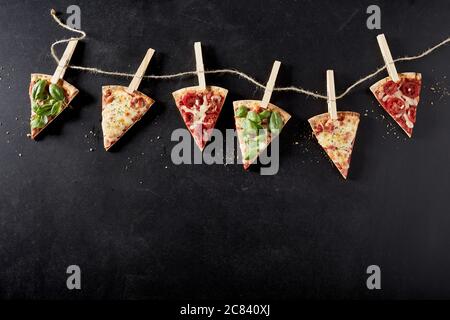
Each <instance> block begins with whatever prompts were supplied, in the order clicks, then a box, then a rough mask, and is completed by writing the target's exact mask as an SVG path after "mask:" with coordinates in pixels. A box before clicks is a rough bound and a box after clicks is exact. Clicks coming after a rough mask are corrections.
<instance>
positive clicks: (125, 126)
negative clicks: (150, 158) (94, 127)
mask: <svg viewBox="0 0 450 320" xmlns="http://www.w3.org/2000/svg"><path fill="white" fill-rule="evenodd" d="M126 89H127V87H125V86H118V85H110V86H103V87H102V131H103V145H104V148H105V150H106V151H108V150H109V149H110V148H111V147H112V146H113V145H114V144H115V143H117V141H119V140H120V138H121V137H123V135H124V134H125V133H127V132H128V130H130V129H131V127H132V126H133V125H134V124H135V123H136V122H138V121H139V120H141V118H142V117H143V116H144V114H145V113H146V112H147V111H148V110H149V109H150V107H151V106H152V105H153V103H154V102H155V101H154V100H153V99H152V98H150V97H148V96H146V95H145V94H143V93H142V92H140V91H137V90H136V91H134V92H133V94H129V93H128V92H127V91H126ZM108 91H110V92H111V94H110V96H114V97H117V98H119V97H120V98H121V100H122V99H123V100H124V101H116V104H113V105H112V103H113V102H114V99H113V100H112V101H111V102H110V103H108V102H107V101H106V99H105V94H106V93H107V92H108ZM133 98H142V99H144V105H143V106H142V107H141V108H139V109H135V108H132V107H131V106H130V105H129V104H130V103H131V100H132V99H133ZM120 102H122V103H120ZM118 108H123V110H122V109H121V110H120V114H119V112H118ZM123 111H125V112H123ZM127 113H128V114H127Z"/></svg>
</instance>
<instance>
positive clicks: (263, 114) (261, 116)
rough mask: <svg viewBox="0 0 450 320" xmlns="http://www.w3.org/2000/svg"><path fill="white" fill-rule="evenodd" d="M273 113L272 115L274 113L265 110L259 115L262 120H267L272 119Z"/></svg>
mask: <svg viewBox="0 0 450 320" xmlns="http://www.w3.org/2000/svg"><path fill="white" fill-rule="evenodd" d="M271 113H272V112H270V111H269V110H264V111H263V112H261V113H260V114H259V117H260V118H261V120H262V119H267V118H269V117H270V115H271Z"/></svg>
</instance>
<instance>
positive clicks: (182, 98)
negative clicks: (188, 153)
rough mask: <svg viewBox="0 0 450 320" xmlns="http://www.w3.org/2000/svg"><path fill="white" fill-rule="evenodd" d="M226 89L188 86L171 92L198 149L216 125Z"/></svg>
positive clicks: (203, 146)
mask: <svg viewBox="0 0 450 320" xmlns="http://www.w3.org/2000/svg"><path fill="white" fill-rule="evenodd" d="M227 93H228V90H226V89H223V88H220V87H214V86H210V87H206V88H205V89H201V88H199V87H188V88H183V89H180V90H177V91H175V92H173V93H172V95H173V98H174V99H175V103H176V105H177V108H178V110H179V111H180V113H181V116H182V117H183V120H184V123H185V124H186V127H187V128H188V130H189V132H190V133H191V134H192V136H193V137H194V141H195V143H196V144H197V146H198V147H199V148H200V150H202V151H203V149H204V148H205V146H206V143H207V142H208V140H209V138H210V136H211V131H212V130H213V129H214V127H215V126H216V122H217V119H218V118H219V115H220V111H221V110H222V106H223V104H224V102H225V98H226V96H227Z"/></svg>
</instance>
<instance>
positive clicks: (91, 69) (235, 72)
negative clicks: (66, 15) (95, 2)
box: [50, 9, 450, 100]
mask: <svg viewBox="0 0 450 320" xmlns="http://www.w3.org/2000/svg"><path fill="white" fill-rule="evenodd" d="M50 14H51V16H52V17H53V19H54V20H55V22H56V23H57V24H58V25H60V26H61V27H62V28H64V29H67V30H69V31H72V32H75V33H78V34H80V36H79V37H72V38H69V39H62V40H58V41H55V42H53V43H52V45H51V47H50V51H51V54H52V56H53V59H54V60H55V61H56V63H57V64H58V63H59V58H58V56H57V55H56V52H55V46H56V45H58V44H61V43H66V42H69V41H71V40H83V39H84V38H86V32H84V31H82V30H77V29H74V28H72V27H69V26H68V25H66V24H64V23H63V22H62V21H61V20H60V19H59V18H58V17H57V16H56V11H55V10H54V9H52V10H51V11H50ZM449 42H450V37H448V38H447V39H445V40H443V41H441V42H439V43H438V44H436V45H435V46H433V47H431V48H429V49H427V50H425V51H424V52H422V53H420V54H418V55H415V56H405V57H401V58H397V59H394V62H402V61H412V60H417V59H421V58H423V57H425V56H427V55H429V54H431V53H432V52H433V51H435V50H436V49H438V48H440V47H443V46H444V45H446V44H447V43H449ZM68 68H70V69H74V70H82V71H87V72H91V73H95V74H104V75H110V76H118V77H133V76H134V74H131V73H125V72H117V71H107V70H102V69H99V68H95V67H83V66H76V65H69V66H68ZM385 69H386V66H382V67H380V68H378V69H377V70H376V71H374V72H372V73H370V74H368V75H367V76H364V77H362V78H360V79H359V80H357V81H355V82H354V83H353V84H352V85H350V86H349V87H348V88H347V89H345V90H344V92H343V93H341V94H340V95H338V96H336V100H338V99H342V98H343V97H345V96H346V95H347V94H348V93H350V92H351V91H352V90H353V89H354V88H356V87H357V86H359V85H360V84H362V83H364V82H366V81H367V80H370V79H372V78H374V77H375V76H376V75H378V74H379V73H380V72H382V71H384V70H385ZM204 73H205V74H231V75H235V76H238V77H239V78H242V79H244V80H246V81H248V82H250V83H252V84H254V85H255V86H257V87H260V88H262V89H266V86H265V85H264V84H262V83H260V82H259V81H257V80H256V79H254V78H252V77H251V76H249V75H247V74H246V73H244V72H242V71H239V70H236V69H217V70H206V71H204ZM196 75H197V71H185V72H178V73H173V74H164V75H154V74H152V75H146V76H143V77H142V78H143V79H156V80H170V79H176V78H182V77H187V76H196ZM273 91H280V92H288V91H290V92H296V93H300V94H304V95H307V96H311V97H313V98H317V99H324V100H327V99H328V98H327V96H326V95H323V94H319V93H317V92H313V91H311V90H307V89H304V88H302V87H296V86H289V87H275V88H274V89H273Z"/></svg>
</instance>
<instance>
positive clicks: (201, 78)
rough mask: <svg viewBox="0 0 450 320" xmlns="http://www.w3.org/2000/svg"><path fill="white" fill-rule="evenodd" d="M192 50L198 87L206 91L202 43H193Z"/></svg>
mask: <svg viewBox="0 0 450 320" xmlns="http://www.w3.org/2000/svg"><path fill="white" fill-rule="evenodd" d="M194 50H195V65H196V69H197V76H198V86H199V87H200V89H206V80H205V67H204V66H203V55H202V43H201V42H195V43H194Z"/></svg>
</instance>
